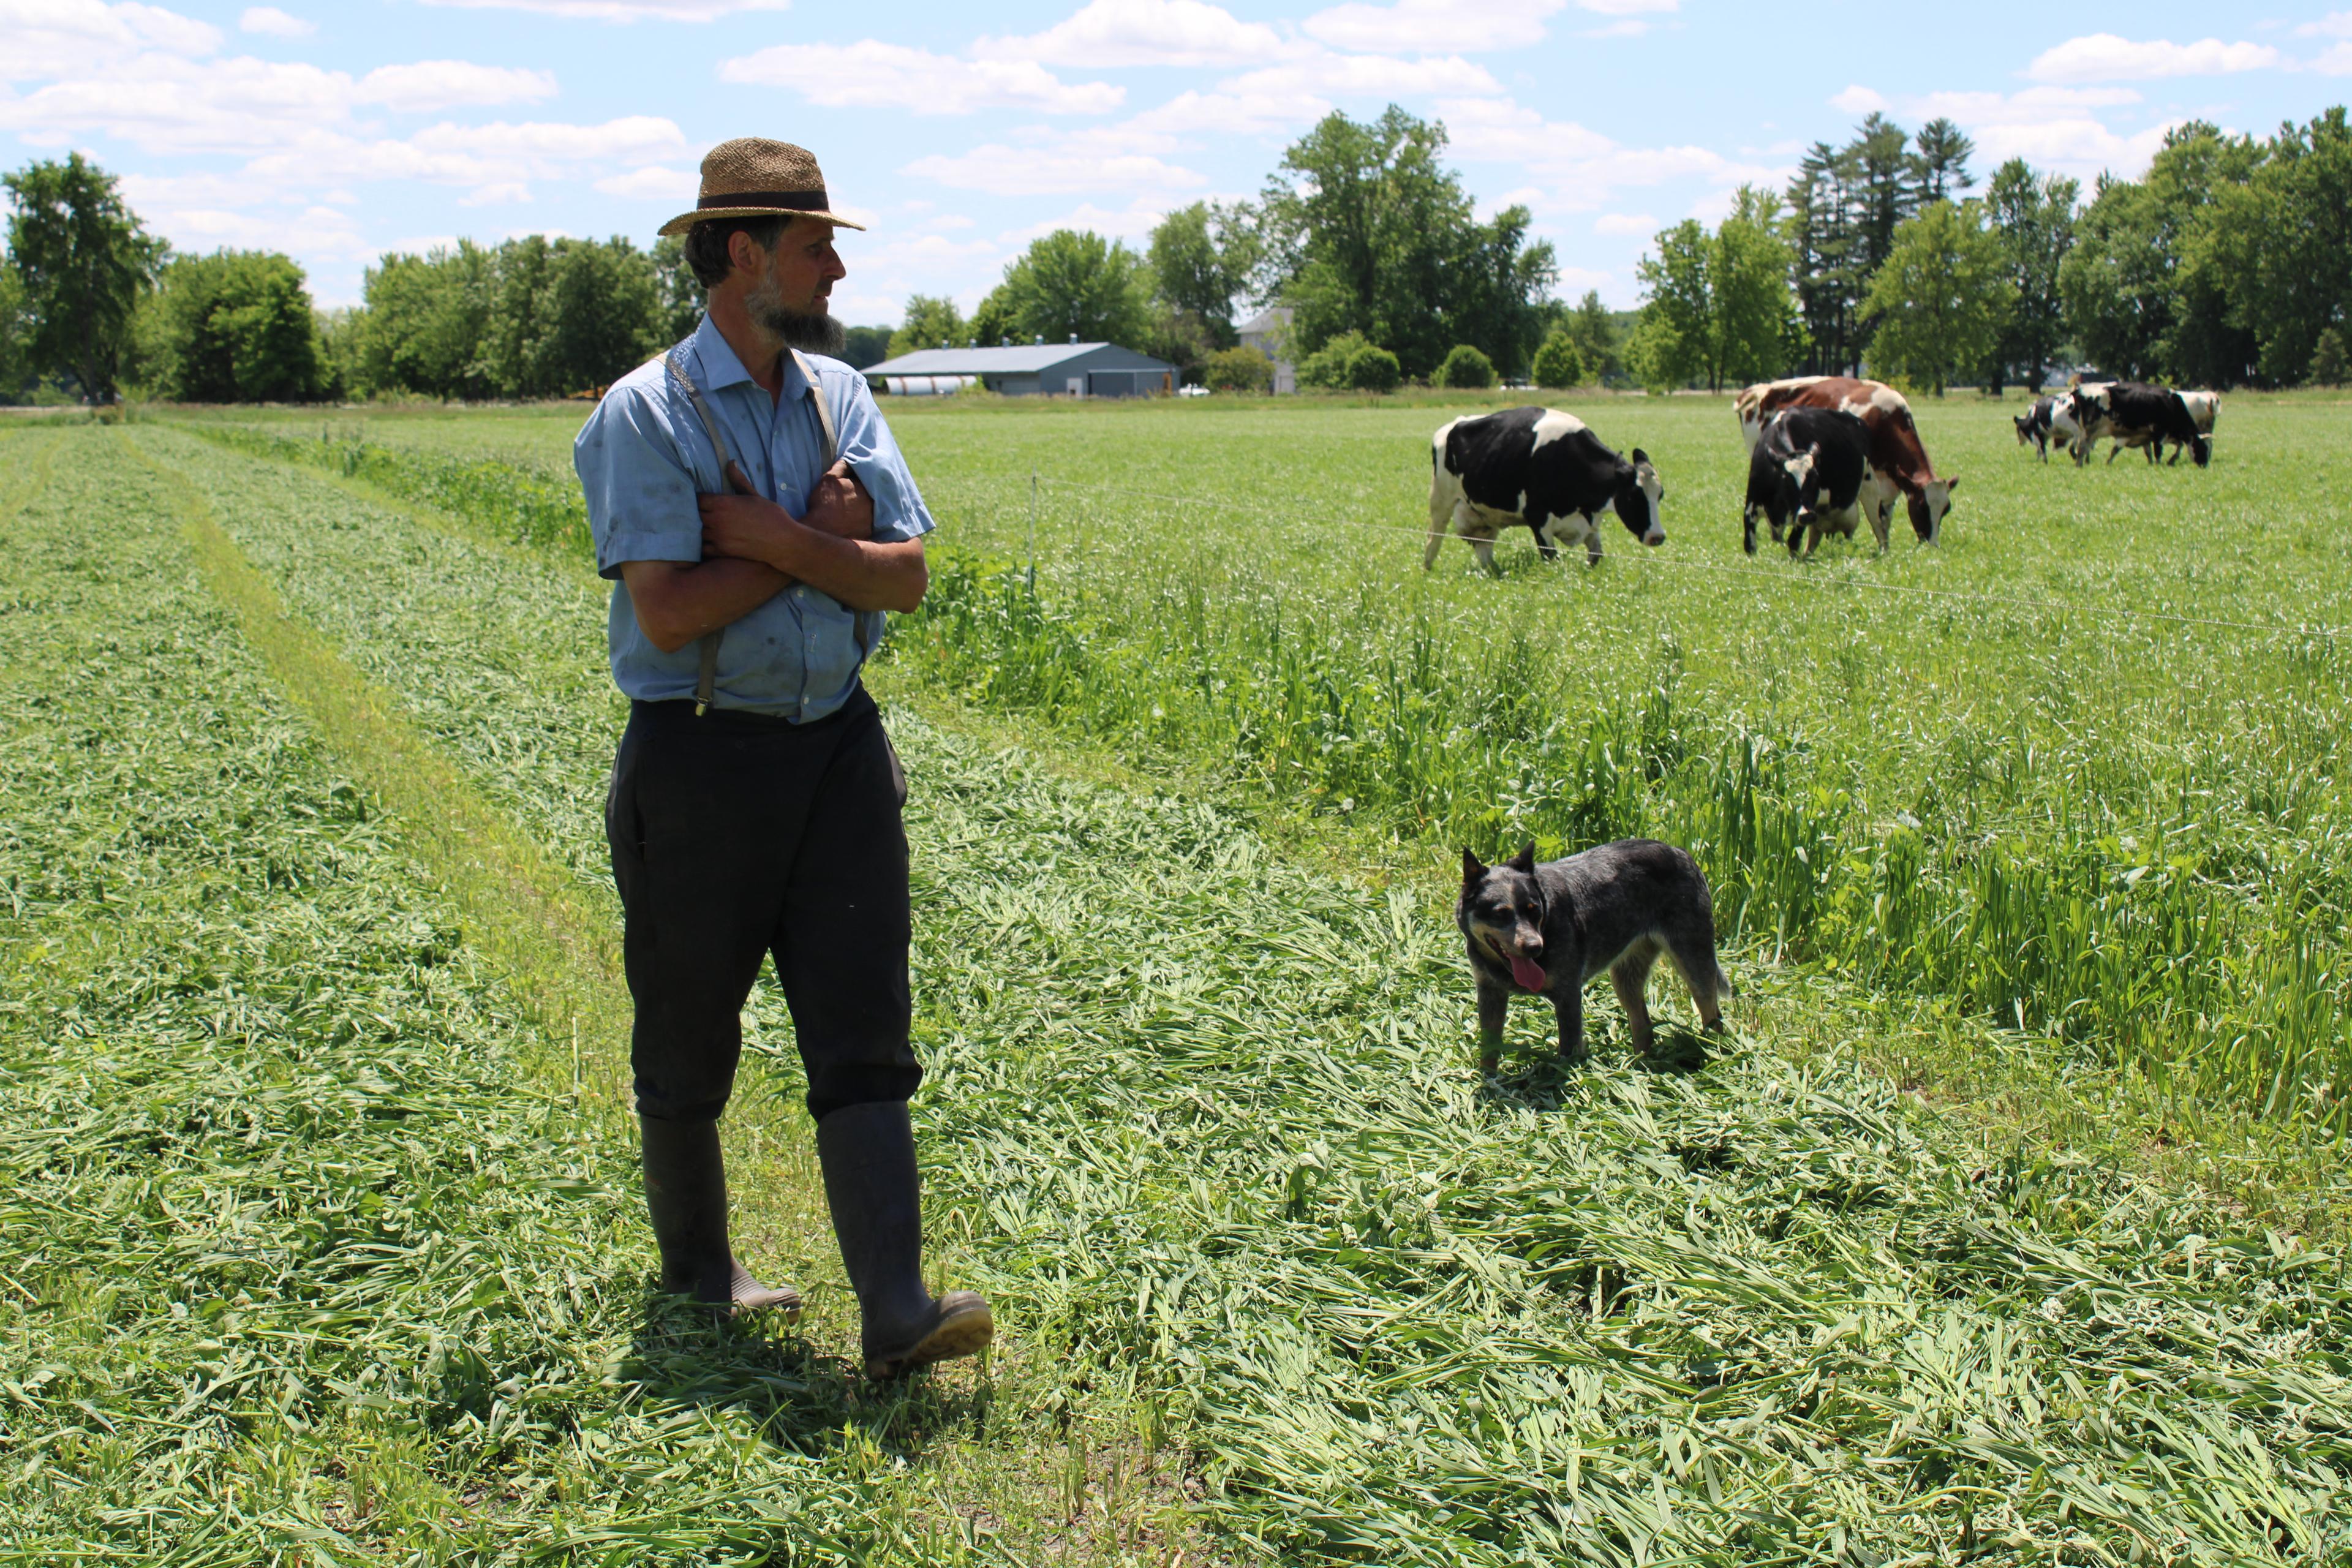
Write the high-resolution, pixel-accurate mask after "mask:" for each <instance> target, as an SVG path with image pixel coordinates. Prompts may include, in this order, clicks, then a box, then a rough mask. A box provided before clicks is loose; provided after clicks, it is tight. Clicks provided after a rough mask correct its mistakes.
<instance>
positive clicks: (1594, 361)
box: [1536, 289, 1618, 386]
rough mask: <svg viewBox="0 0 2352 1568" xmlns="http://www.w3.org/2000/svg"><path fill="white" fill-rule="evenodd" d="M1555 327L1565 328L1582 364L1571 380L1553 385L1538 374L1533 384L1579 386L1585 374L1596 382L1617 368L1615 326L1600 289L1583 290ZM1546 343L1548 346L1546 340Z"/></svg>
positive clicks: (1562, 329) (1582, 382)
mask: <svg viewBox="0 0 2352 1568" xmlns="http://www.w3.org/2000/svg"><path fill="white" fill-rule="evenodd" d="M1559 330H1560V331H1566V332H1567V333H1568V338H1569V341H1570V342H1572V343H1574V344H1575V345H1576V357H1577V359H1578V361H1579V362H1580V363H1581V365H1582V367H1583V369H1582V373H1581V374H1580V375H1579V376H1578V378H1577V379H1576V380H1575V381H1573V382H1560V383H1557V384H1558V385H1563V386H1581V385H1582V384H1584V377H1585V376H1591V378H1592V379H1593V380H1594V381H1600V380H1601V379H1603V378H1604V377H1606V376H1607V375H1608V374H1610V373H1611V372H1612V371H1614V370H1616V369H1617V368H1618V363H1617V327H1616V324H1615V322H1614V321H1612V320H1611V319H1610V314H1609V307H1608V306H1606V305H1604V304H1602V303H1601V290H1599V289H1586V290H1585V291H1584V298H1583V299H1581V300H1578V301H1577V302H1576V309H1575V310H1572V311H1570V313H1569V316H1568V320H1567V322H1566V324H1565V325H1564V327H1562V328H1561V329H1559ZM1546 344H1547V346H1549V339H1547V340H1546ZM1536 384H1537V385H1538V386H1551V385H1555V384H1556V383H1553V382H1549V381H1546V380H1544V378H1543V377H1542V375H1541V374H1538V375H1537V376H1536Z"/></svg>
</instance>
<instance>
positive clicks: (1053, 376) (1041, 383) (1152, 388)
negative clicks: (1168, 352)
mask: <svg viewBox="0 0 2352 1568" xmlns="http://www.w3.org/2000/svg"><path fill="white" fill-rule="evenodd" d="M861 374H864V376H865V377H866V384H867V385H868V386H871V387H872V388H873V389H874V390H875V391H877V392H913V391H924V392H929V391H931V390H933V389H934V388H935V387H936V386H937V385H938V383H937V382H936V381H933V380H930V379H929V378H933V377H946V376H956V377H961V376H977V377H978V378H979V379H980V383H981V384H982V386H985V387H987V388H988V390H989V391H991V392H1001V393H1003V394H1005V395H1007V396H1011V397H1034V396H1035V395H1038V394H1040V393H1046V394H1051V395H1057V396H1063V397H1141V396H1145V395H1149V394H1151V393H1156V392H1173V391H1175V390H1176V367H1175V366H1174V365H1172V364H1171V363H1168V362H1167V361H1166V360H1164V359H1153V358H1152V357H1151V356H1150V354H1146V353H1136V352H1135V350H1133V349H1123V348H1121V347H1119V346H1118V344H1117V343H1022V344H1017V345H1015V346H1013V347H1012V348H1001V349H919V350H917V351H916V352H915V353H910V354H900V355H899V356H898V358H897V359H886V360H884V361H883V362H882V363H880V364H869V365H867V366H866V369H865V370H864V371H863V372H862V373H861ZM911 378H921V380H922V384H919V385H917V384H908V383H909V381H910V379H911ZM894 381H895V382H898V383H899V385H897V386H893V385H891V383H892V382H894Z"/></svg>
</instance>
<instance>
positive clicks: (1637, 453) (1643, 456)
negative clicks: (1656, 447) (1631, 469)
mask: <svg viewBox="0 0 2352 1568" xmlns="http://www.w3.org/2000/svg"><path fill="white" fill-rule="evenodd" d="M1633 460H1634V461H1635V462H1637V463H1646V462H1648V461H1649V460H1650V454H1649V453H1647V452H1644V451H1643V450H1642V448H1641V447H1634V448H1633Z"/></svg>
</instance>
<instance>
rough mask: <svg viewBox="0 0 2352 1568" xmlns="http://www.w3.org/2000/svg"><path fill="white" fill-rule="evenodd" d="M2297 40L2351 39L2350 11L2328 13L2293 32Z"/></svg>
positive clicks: (2351, 13) (2351, 20)
mask: <svg viewBox="0 0 2352 1568" xmlns="http://www.w3.org/2000/svg"><path fill="white" fill-rule="evenodd" d="M2294 36H2295V37H2298V38H2352V11H2330V12H2329V13H2328V14H2327V15H2326V16H2322V17H2321V18H2320V19H2319V20H2318V21H2316V22H2305V24H2304V25H2303V26H2300V27H2297V28H2296V29H2295V30H2294Z"/></svg>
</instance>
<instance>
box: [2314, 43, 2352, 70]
mask: <svg viewBox="0 0 2352 1568" xmlns="http://www.w3.org/2000/svg"><path fill="white" fill-rule="evenodd" d="M2311 68H2312V69H2313V70H2315V71H2317V72H2319V73H2320V74H2321V75H2322V76H2352V43H2343V44H2337V45H2336V46H2335V47H2332V48H2330V49H2327V50H2326V51H2325V52H2324V53H2322V54H2321V55H2320V56H2319V57H2318V58H2315V59H2314V60H2313V61H2312V62H2311Z"/></svg>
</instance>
